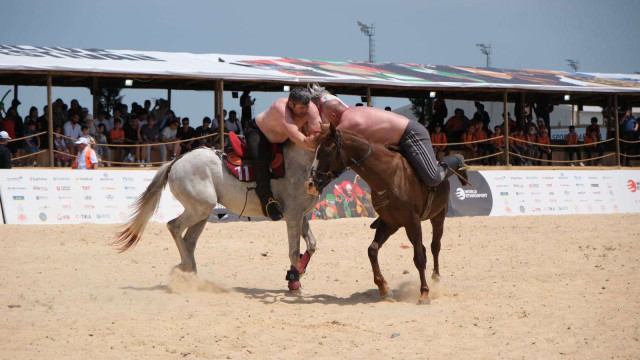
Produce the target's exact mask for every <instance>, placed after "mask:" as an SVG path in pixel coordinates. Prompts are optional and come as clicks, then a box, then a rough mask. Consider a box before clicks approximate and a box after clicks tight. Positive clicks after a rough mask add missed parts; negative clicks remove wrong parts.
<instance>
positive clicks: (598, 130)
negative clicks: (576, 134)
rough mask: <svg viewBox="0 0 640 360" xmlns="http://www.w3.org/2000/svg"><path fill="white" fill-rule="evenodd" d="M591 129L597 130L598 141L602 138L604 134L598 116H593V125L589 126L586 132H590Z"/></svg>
mask: <svg viewBox="0 0 640 360" xmlns="http://www.w3.org/2000/svg"><path fill="white" fill-rule="evenodd" d="M590 131H595V132H596V139H597V141H600V140H602V135H601V134H600V125H598V118H597V117H595V116H594V117H592V118H591V125H589V126H587V129H586V133H587V134H588V133H589V132H590Z"/></svg>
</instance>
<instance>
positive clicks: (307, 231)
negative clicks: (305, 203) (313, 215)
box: [298, 216, 316, 276]
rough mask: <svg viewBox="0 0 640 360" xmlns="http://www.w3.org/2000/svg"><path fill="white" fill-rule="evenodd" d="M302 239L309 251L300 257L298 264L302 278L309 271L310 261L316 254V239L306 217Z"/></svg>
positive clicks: (303, 222)
mask: <svg viewBox="0 0 640 360" xmlns="http://www.w3.org/2000/svg"><path fill="white" fill-rule="evenodd" d="M302 238H303V239H304V241H305V242H306V243H307V251H305V253H304V254H303V255H302V256H301V257H300V261H299V262H298V271H299V272H300V276H302V274H304V273H305V271H306V270H307V264H308V263H309V260H311V255H313V253H315V252H316V238H315V236H313V233H312V232H311V227H310V226H309V220H308V219H307V217H306V216H305V217H304V218H303V219H302Z"/></svg>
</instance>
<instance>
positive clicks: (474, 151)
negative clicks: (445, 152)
mask: <svg viewBox="0 0 640 360" xmlns="http://www.w3.org/2000/svg"><path fill="white" fill-rule="evenodd" d="M475 131H476V127H475V126H473V125H471V124H469V125H468V126H467V131H466V132H465V133H464V134H462V139H460V140H461V141H462V142H463V143H469V142H471V141H474V140H475V138H474V137H473V134H474V133H475ZM462 150H465V151H466V152H467V155H465V158H474V157H477V155H478V144H476V143H469V144H463V145H462Z"/></svg>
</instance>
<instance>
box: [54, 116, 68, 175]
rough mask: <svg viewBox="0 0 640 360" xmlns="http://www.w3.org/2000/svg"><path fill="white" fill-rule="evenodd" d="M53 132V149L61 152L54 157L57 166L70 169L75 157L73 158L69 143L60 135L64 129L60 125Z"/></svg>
mask: <svg viewBox="0 0 640 360" xmlns="http://www.w3.org/2000/svg"><path fill="white" fill-rule="evenodd" d="M53 132H54V134H53V147H54V149H55V150H56V151H59V152H56V153H55V155H54V156H53V157H54V158H55V161H56V166H57V167H61V166H64V167H69V166H71V161H73V156H71V150H69V147H68V146H67V142H66V141H65V140H64V138H63V137H62V136H60V134H61V133H62V127H61V126H60V125H58V126H56V127H54V128H53ZM60 153H63V154H60Z"/></svg>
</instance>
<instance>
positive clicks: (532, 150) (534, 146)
mask: <svg viewBox="0 0 640 360" xmlns="http://www.w3.org/2000/svg"><path fill="white" fill-rule="evenodd" d="M527 129H528V133H527V134H525V136H524V139H525V140H526V141H528V142H530V143H531V144H526V145H527V150H526V151H525V155H526V156H528V157H530V158H533V159H538V158H540V147H539V146H538V136H536V134H537V133H538V131H537V130H536V128H534V127H527ZM527 164H529V165H539V163H538V161H537V160H531V159H527Z"/></svg>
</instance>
